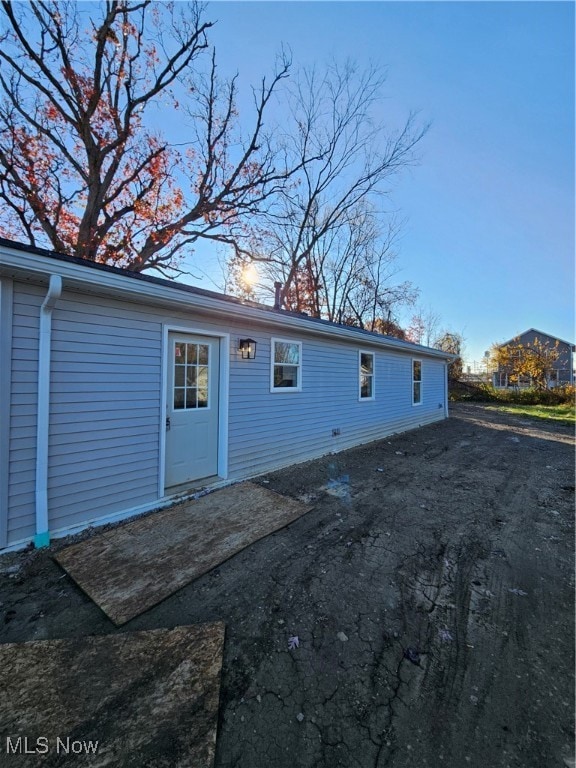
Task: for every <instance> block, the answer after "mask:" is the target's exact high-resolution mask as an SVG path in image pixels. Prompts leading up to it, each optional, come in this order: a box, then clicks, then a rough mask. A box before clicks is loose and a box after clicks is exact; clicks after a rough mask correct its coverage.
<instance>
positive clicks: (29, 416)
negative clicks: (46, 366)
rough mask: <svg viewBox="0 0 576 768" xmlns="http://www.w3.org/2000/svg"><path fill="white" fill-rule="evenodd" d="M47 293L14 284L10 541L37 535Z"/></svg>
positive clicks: (9, 482) (9, 496)
mask: <svg viewBox="0 0 576 768" xmlns="http://www.w3.org/2000/svg"><path fill="white" fill-rule="evenodd" d="M44 295H45V292H43V291H42V290H41V289H40V288H38V287H36V286H32V285H27V284H21V283H14V294H13V317H12V361H11V368H12V371H11V413H10V427H9V430H10V438H9V446H10V458H9V464H8V513H9V514H8V531H7V534H8V535H7V544H8V545H10V544H12V543H13V542H16V541H20V540H21V539H23V538H25V537H31V536H32V535H33V534H34V527H35V525H34V524H35V479H36V407H37V402H38V336H39V316H40V306H41V304H42V301H43V298H44Z"/></svg>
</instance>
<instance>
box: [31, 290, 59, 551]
mask: <svg viewBox="0 0 576 768" xmlns="http://www.w3.org/2000/svg"><path fill="white" fill-rule="evenodd" d="M61 294H62V278H61V277H60V275H50V284H49V286H48V293H47V294H46V298H45V299H44V302H43V303H42V306H41V308H40V341H39V347H38V412H37V426H36V535H35V537H34V544H35V546H36V547H47V546H48V544H49V543H50V532H49V530H48V438H49V428H50V357H51V339H52V310H53V308H54V305H55V304H56V302H57V301H58V299H59V298H60V295H61Z"/></svg>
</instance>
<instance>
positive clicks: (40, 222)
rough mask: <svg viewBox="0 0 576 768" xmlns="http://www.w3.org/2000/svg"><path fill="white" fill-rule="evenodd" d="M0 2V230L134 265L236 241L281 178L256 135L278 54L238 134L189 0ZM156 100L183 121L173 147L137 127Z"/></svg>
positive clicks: (278, 76)
mask: <svg viewBox="0 0 576 768" xmlns="http://www.w3.org/2000/svg"><path fill="white" fill-rule="evenodd" d="M1 8H2V15H3V25H2V26H3V29H4V31H3V32H2V33H1V35H0V93H1V95H2V100H1V102H0V200H2V203H3V205H4V208H5V216H4V217H3V219H2V221H1V222H0V234H2V235H4V236H8V237H16V238H19V239H22V238H24V239H25V240H27V241H28V242H29V243H31V244H33V245H35V244H39V245H45V244H48V245H49V246H50V247H52V248H54V249H55V250H57V251H61V252H63V253H68V254H72V255H75V256H79V257H81V258H85V259H90V260H95V261H102V262H108V263H113V264H117V265H121V266H124V267H127V268H129V269H132V270H136V271H141V270H144V269H148V268H151V267H154V268H156V269H159V270H160V271H162V270H171V269H173V268H175V265H176V264H177V258H176V257H177V254H178V253H179V252H180V251H181V249H182V248H183V247H184V246H187V245H191V244H193V243H194V242H195V241H196V240H197V239H198V238H210V239H213V240H218V241H222V242H225V243H228V244H231V245H233V246H237V245H238V242H239V240H238V238H239V236H240V235H245V230H244V228H243V227H244V221H245V219H246V217H248V216H252V215H254V214H255V213H256V212H261V211H262V208H263V207H265V204H266V201H267V200H268V198H269V196H270V195H272V194H275V193H277V192H278V191H279V189H281V188H282V186H283V184H284V182H285V180H286V178H287V177H288V176H289V170H288V168H287V166H286V165H285V163H284V162H283V157H282V155H279V154H278V153H277V152H276V151H274V150H273V148H272V146H271V144H270V141H269V139H268V138H267V137H266V136H265V135H264V131H263V117H264V113H265V111H267V109H268V107H269V102H270V99H271V97H272V94H273V92H274V91H275V89H276V88H277V86H278V84H279V82H280V81H281V80H283V79H284V78H285V77H286V75H287V73H288V69H289V62H288V61H287V60H286V59H282V60H281V61H280V62H279V66H278V69H277V71H276V73H275V74H274V76H273V78H272V80H271V82H269V83H267V82H266V80H262V82H261V84H260V87H259V89H258V90H255V91H254V120H253V125H252V128H251V131H250V132H249V133H248V134H247V135H246V136H245V137H244V138H243V137H242V136H241V134H240V130H239V125H238V119H237V112H236V106H235V99H236V80H232V81H231V82H228V83H221V82H219V79H218V77H217V69H216V60H215V57H214V54H212V56H211V57H210V53H209V48H208V40H207V33H208V31H209V29H210V27H211V26H212V23H211V22H209V21H205V20H204V19H203V14H204V6H203V5H201V4H198V3H183V4H178V3H175V4H172V3H153V2H151V0H134V1H133V2H131V1H130V0H108V1H107V2H106V3H101V4H100V5H98V6H97V10H96V11H94V8H93V7H92V8H88V10H86V9H85V8H83V7H82V4H76V3H68V2H66V3H64V2H47V1H46V0H31V1H30V2H28V3H12V2H9V1H8V0H4V1H3V2H2V4H1ZM89 13H91V15H89ZM180 94H184V96H183V97H182V96H180ZM179 100H183V101H182V104H180V101H179ZM160 109H161V110H162V116H163V118H164V120H166V118H167V117H168V118H169V119H173V120H179V121H182V122H185V121H186V120H188V123H189V126H190V128H189V141H188V142H187V143H186V144H184V145H180V146H174V145H171V144H170V143H169V141H168V140H167V138H165V136H163V135H162V134H160V133H159V132H157V131H154V130H152V129H151V128H150V127H147V122H146V121H147V118H148V117H149V116H150V115H152V114H154V112H156V113H157V112H158V111H159V110H160ZM184 180H186V182H184Z"/></svg>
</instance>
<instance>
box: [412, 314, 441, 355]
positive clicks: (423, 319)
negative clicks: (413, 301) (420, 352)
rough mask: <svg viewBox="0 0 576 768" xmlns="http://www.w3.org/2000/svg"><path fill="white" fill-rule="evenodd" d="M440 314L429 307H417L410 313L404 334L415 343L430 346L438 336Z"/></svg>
mask: <svg viewBox="0 0 576 768" xmlns="http://www.w3.org/2000/svg"><path fill="white" fill-rule="evenodd" d="M440 320H441V318H440V315H439V314H438V313H437V312H434V310H433V309H432V308H431V307H428V309H424V308H423V307H420V308H418V310H417V311H416V313H415V314H414V315H412V318H411V320H410V325H409V326H408V328H407V330H406V336H407V338H408V340H409V341H413V342H414V343H415V344H423V345H424V346H425V347H431V346H433V345H434V342H435V341H436V339H437V338H438V328H439V326H440Z"/></svg>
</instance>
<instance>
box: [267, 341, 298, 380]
mask: <svg viewBox="0 0 576 768" xmlns="http://www.w3.org/2000/svg"><path fill="white" fill-rule="evenodd" d="M276 343H279V344H296V345H297V347H298V364H297V365H296V366H295V365H294V363H276V362H274V357H275V352H274V346H275V344H276ZM276 365H289V366H292V367H296V369H297V386H296V387H275V386H274V367H275V366H276ZM302 370H303V365H302V342H301V341H296V340H295V339H284V338H280V337H278V336H273V337H272V338H271V339H270V392H273V393H274V394H276V393H279V392H282V393H284V394H285V393H287V392H302Z"/></svg>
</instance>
